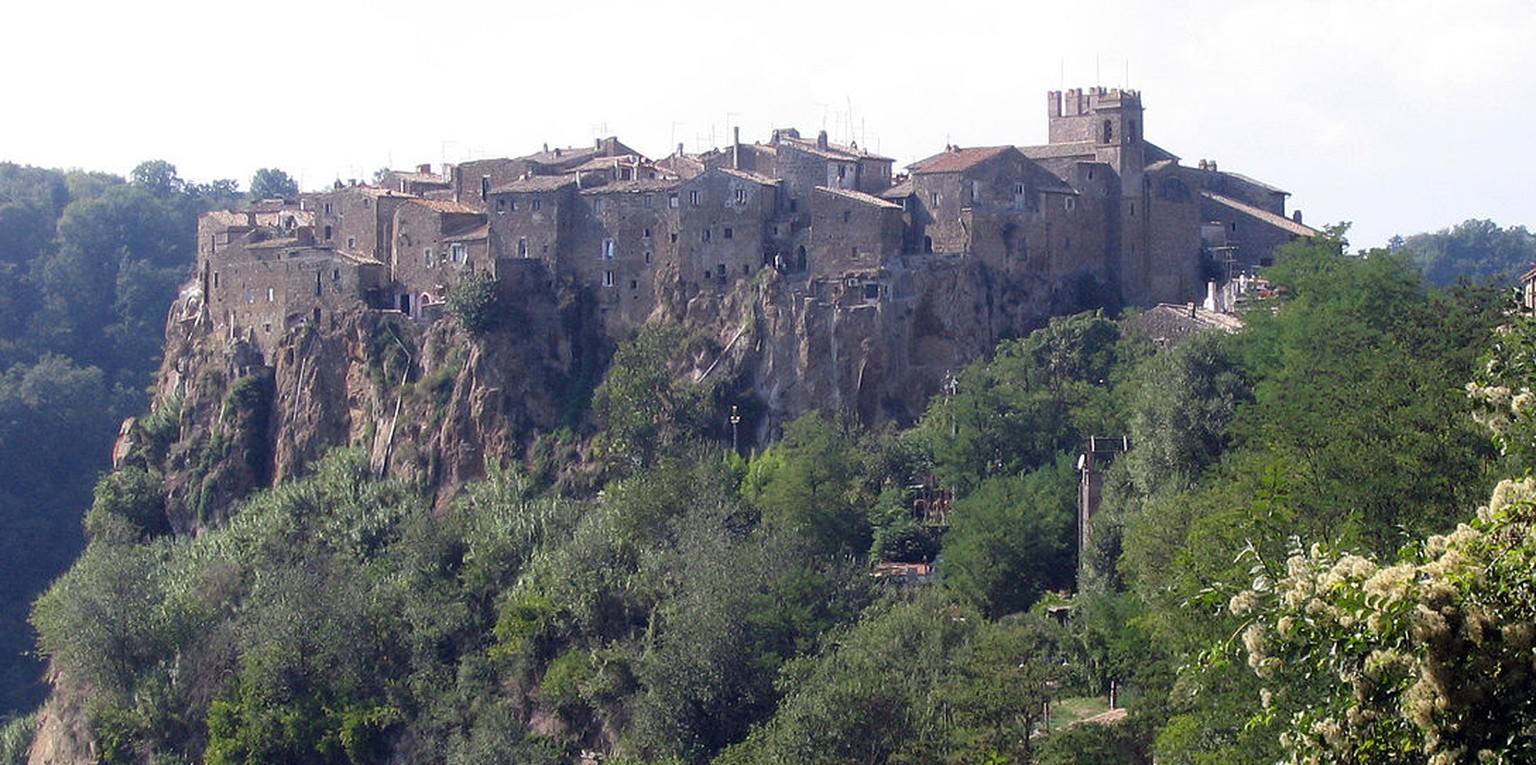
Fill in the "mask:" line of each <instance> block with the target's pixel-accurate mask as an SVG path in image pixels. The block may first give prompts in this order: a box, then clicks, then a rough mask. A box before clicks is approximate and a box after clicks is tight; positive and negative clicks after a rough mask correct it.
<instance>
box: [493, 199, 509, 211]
mask: <svg viewBox="0 0 1536 765" xmlns="http://www.w3.org/2000/svg"><path fill="white" fill-rule="evenodd" d="M506 211H507V200H505V199H498V200H496V212H499V213H504V212H506Z"/></svg>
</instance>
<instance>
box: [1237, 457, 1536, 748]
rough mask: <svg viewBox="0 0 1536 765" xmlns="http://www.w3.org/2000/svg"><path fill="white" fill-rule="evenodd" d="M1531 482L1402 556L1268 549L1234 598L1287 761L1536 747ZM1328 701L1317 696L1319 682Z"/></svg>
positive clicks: (1503, 490)
mask: <svg viewBox="0 0 1536 765" xmlns="http://www.w3.org/2000/svg"><path fill="white" fill-rule="evenodd" d="M1533 568H1536V481H1533V480H1531V479H1526V480H1523V481H1518V482H1511V481H1506V482H1503V483H1501V484H1500V485H1499V486H1498V488H1496V489H1495V490H1494V493H1493V496H1492V498H1491V499H1490V500H1489V503H1488V504H1487V505H1486V506H1485V507H1483V508H1481V509H1480V510H1478V513H1477V517H1476V518H1475V519H1473V520H1472V521H1471V522H1470V523H1463V524H1461V525H1459V526H1458V527H1457V529H1456V530H1455V531H1454V532H1452V533H1450V534H1448V535H1432V536H1430V537H1429V538H1428V539H1426V540H1424V541H1423V542H1422V543H1421V544H1419V545H1417V546H1415V547H1413V548H1410V549H1409V550H1408V551H1407V552H1406V553H1405V554H1403V555H1402V556H1401V557H1399V558H1398V559H1397V561H1396V562H1390V563H1378V562H1377V561H1375V560H1373V559H1371V558H1368V557H1364V556H1360V555H1354V554H1349V553H1333V552H1330V551H1327V550H1325V549H1322V548H1321V547H1320V546H1318V545H1313V546H1312V547H1310V548H1308V549H1305V550H1302V549H1297V550H1295V551H1293V552H1292V554H1291V555H1290V557H1289V558H1288V559H1287V560H1286V561H1285V564H1284V566H1283V568H1282V567H1280V566H1278V565H1273V564H1271V565H1265V562H1264V561H1259V562H1258V564H1256V565H1255V571H1256V572H1257V575H1256V578H1255V579H1254V582H1253V587H1252V588H1251V589H1249V590H1246V591H1244V592H1241V593H1239V594H1238V595H1236V596H1234V597H1233V598H1232V600H1231V603H1230V608H1231V610H1232V612H1233V613H1234V614H1236V615H1238V616H1242V617H1247V618H1249V619H1251V621H1249V622H1248V624H1247V626H1246V628H1245V629H1244V630H1243V633H1242V643H1243V648H1244V652H1245V653H1246V658H1247V663H1248V665H1249V666H1250V667H1252V668H1253V669H1254V671H1255V672H1256V673H1257V674H1258V676H1259V677H1260V678H1261V679H1262V680H1263V681H1264V682H1265V691H1264V695H1263V697H1262V698H1263V702H1264V704H1263V706H1264V710H1263V711H1262V712H1261V713H1260V714H1261V716H1264V717H1278V718H1279V719H1280V720H1281V721H1283V722H1284V733H1283V734H1282V735H1281V736H1280V744H1281V746H1282V747H1283V748H1284V749H1285V751H1286V753H1287V755H1288V761H1289V762H1297V763H1300V762H1322V763H1414V762H1423V763H1447V764H1449V763H1475V762H1496V763H1506V762H1507V763H1514V762H1524V761H1526V759H1527V758H1528V756H1529V754H1530V753H1531V752H1532V751H1536V692H1533V691H1532V688H1533V687H1536V686H1533V681H1536V668H1533V667H1532V664H1531V660H1530V656H1531V651H1532V648H1533V646H1536V626H1533V625H1536V598H1533V596H1536V583H1533V580H1532V578H1531V571H1532V570H1533ZM1319 694H1320V696H1321V698H1320V699H1317V698H1314V696H1315V695H1319Z"/></svg>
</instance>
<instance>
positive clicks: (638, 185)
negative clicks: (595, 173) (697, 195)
mask: <svg viewBox="0 0 1536 765" xmlns="http://www.w3.org/2000/svg"><path fill="white" fill-rule="evenodd" d="M682 183H683V182H682V181H680V180H677V179H675V178H638V179H635V180H629V181H609V182H608V183H605V184H603V185H601V186H593V187H591V188H585V189H582V190H581V193H582V195H583V196H595V195H597V194H638V193H642V192H646V191H671V190H672V189H675V188H677V187H678V186H681V185H682Z"/></svg>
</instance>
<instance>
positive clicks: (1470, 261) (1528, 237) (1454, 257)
mask: <svg viewBox="0 0 1536 765" xmlns="http://www.w3.org/2000/svg"><path fill="white" fill-rule="evenodd" d="M1402 246H1403V248H1404V249H1405V250H1406V251H1407V252H1408V253H1410V254H1411V255H1412V257H1413V260H1414V262H1416V263H1418V264H1419V266H1420V267H1421V268H1422V269H1423V270H1424V278H1425V279H1426V280H1428V281H1429V283H1431V284H1436V285H1439V286H1442V287H1447V286H1450V285H1452V284H1455V283H1456V282H1457V281H1459V280H1463V279H1466V280H1470V281H1474V282H1497V283H1499V284H1502V285H1512V284H1514V283H1515V282H1516V281H1517V280H1518V279H1519V278H1520V275H1521V274H1523V273H1525V272H1526V271H1529V270H1530V269H1531V266H1532V264H1533V263H1536V234H1532V233H1531V232H1529V231H1527V230H1526V229H1525V227H1524V226H1510V227H1509V228H1501V227H1500V226H1499V225H1498V224H1497V223H1494V222H1493V221H1491V220H1476V219H1473V220H1468V221H1463V222H1462V223H1458V224H1456V225H1455V226H1452V227H1450V228H1445V229H1441V230H1439V231H1436V232H1434V233H1432V234H1414V235H1413V236H1410V237H1408V238H1406V239H1404V240H1402Z"/></svg>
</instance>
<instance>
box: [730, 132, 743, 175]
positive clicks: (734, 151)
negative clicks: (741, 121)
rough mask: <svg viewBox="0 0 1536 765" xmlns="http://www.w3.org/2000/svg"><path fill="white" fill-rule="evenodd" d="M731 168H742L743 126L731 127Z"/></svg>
mask: <svg viewBox="0 0 1536 765" xmlns="http://www.w3.org/2000/svg"><path fill="white" fill-rule="evenodd" d="M731 169H732V170H740V169H741V126H740V125H737V126H736V127H733V128H731Z"/></svg>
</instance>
